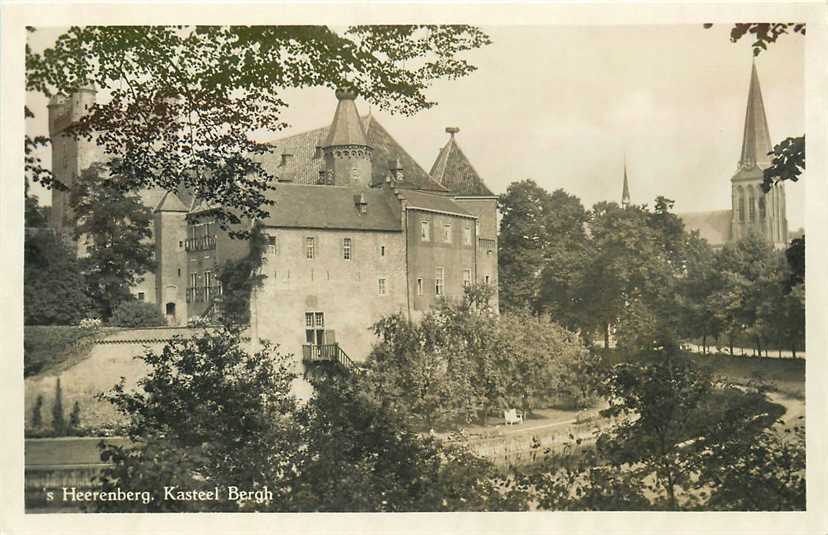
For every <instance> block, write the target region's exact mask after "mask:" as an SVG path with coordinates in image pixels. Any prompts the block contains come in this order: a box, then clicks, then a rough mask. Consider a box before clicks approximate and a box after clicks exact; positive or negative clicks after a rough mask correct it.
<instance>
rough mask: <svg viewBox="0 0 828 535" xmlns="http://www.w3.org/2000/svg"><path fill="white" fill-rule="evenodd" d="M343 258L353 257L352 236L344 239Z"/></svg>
mask: <svg viewBox="0 0 828 535" xmlns="http://www.w3.org/2000/svg"><path fill="white" fill-rule="evenodd" d="M342 258H344V259H345V260H350V259H351V238H343V240H342Z"/></svg>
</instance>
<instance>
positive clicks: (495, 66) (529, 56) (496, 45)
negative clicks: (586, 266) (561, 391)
mask: <svg viewBox="0 0 828 535" xmlns="http://www.w3.org/2000/svg"><path fill="white" fill-rule="evenodd" d="M483 30H484V31H485V32H486V33H488V34H489V36H490V37H491V39H492V44H491V45H489V46H486V47H483V48H481V49H478V50H475V51H471V52H469V53H468V54H467V56H466V57H467V59H469V61H470V62H471V63H472V64H474V65H476V66H477V67H478V69H477V71H475V72H474V73H472V74H471V75H470V76H468V77H465V78H462V79H460V80H451V81H449V80H440V81H437V82H435V83H434V85H433V86H432V87H431V88H430V89H429V90H428V93H427V94H428V96H429V98H430V99H432V100H435V101H436V102H437V103H438V105H437V106H435V107H434V108H432V109H429V110H425V111H422V112H420V113H418V114H417V115H415V116H414V117H404V116H390V115H388V114H386V113H383V112H382V111H379V110H377V109H376V108H374V109H372V112H373V114H374V116H375V117H377V118H378V119H379V121H380V122H381V123H382V125H383V126H385V128H386V129H387V130H388V131H389V132H390V133H391V135H392V136H394V137H395V138H396V139H397V141H398V142H400V143H401V144H402V146H403V147H405V149H406V150H407V151H408V152H409V153H410V154H411V155H412V156H413V157H414V158H415V159H416V160H417V161H418V162H419V163H420V165H421V166H422V167H423V168H424V169H425V170H426V171H428V170H429V169H430V168H431V165H432V163H433V162H434V159H435V158H436V157H437V153H438V151H439V149H440V147H441V146H442V145H443V144H445V142H446V140H447V138H448V134H446V133H445V127H447V126H458V127H459V128H460V133H459V134H457V137H456V140H457V142H458V143H459V144H460V146H461V148H462V149H463V151H464V152H465V153H466V155H467V156H468V157H469V159H470V160H471V162H472V164H473V165H474V166H475V168H476V169H477V171H478V173H479V174H480V175H481V176H482V177H483V179H484V181H485V182H486V184H487V185H488V186H489V187H490V189H492V191H494V192H495V193H503V192H505V191H506V189H507V187H508V185H509V184H510V183H511V182H513V181H515V180H522V179H526V178H531V179H533V180H535V181H536V182H537V183H538V184H540V185H541V186H543V187H544V188H546V189H547V190H549V191H553V190H555V189H558V188H562V189H564V190H566V191H567V192H569V193H571V194H574V195H576V196H578V197H579V198H580V199H581V201H582V202H583V203H584V205H585V206H586V207H590V206H592V205H593V204H594V203H596V202H598V201H602V200H610V201H619V200H620V197H621V188H622V179H623V168H624V161H625V159H626V165H627V172H628V176H629V180H630V190H631V195H632V201H633V202H634V203H637V204H643V203H649V204H650V205H651V206H652V204H653V200H654V199H655V197H656V196H658V195H664V196H666V197H668V198H671V199H673V200H675V201H676V204H675V211H677V212H691V211H702V210H717V209H727V208H730V177H731V176H732V175H733V174H734V173H735V171H736V163H737V161H738V159H739V153H740V150H741V142H742V139H741V138H742V129H743V126H744V114H745V106H746V102H747V93H748V84H749V81H750V68H751V61H752V54H751V48H750V42H749V41H748V40H746V39H743V40H742V41H740V42H739V43H736V44H733V43H731V42H730V40H729V27H728V26H726V25H718V26H714V27H713V28H711V29H704V28H703V27H702V26H701V25H696V24H693V25H690V24H687V25H670V26H667V25H659V26H654V25H650V26H631V25H623V26H621V25H619V26H590V27H585V26H580V27H577V26H531V27H530V26H523V27H519V26H499V27H484V28H483ZM58 33H59V31H58V30H56V29H41V30H40V31H38V32H36V33H35V34H33V37H32V39H33V40H32V45H33V46H34V47H35V48H36V49H38V48H41V47H43V46H46V45H48V43H49V42H50V41H51V40H53V39H54V38H55V36H56V35H57V34H58ZM756 65H757V69H758V72H759V79H760V83H761V87H762V96H763V99H764V103H765V111H766V113H767V118H768V126H769V129H770V134H771V141H772V142H773V143H776V142H778V141H780V140H781V139H783V138H785V137H788V136H798V135H802V134H803V133H804V131H805V122H804V120H805V117H804V39H803V38H802V37H801V36H798V35H794V36H784V37H782V38H781V39H780V40H779V41H778V42H777V43H776V44H774V45H772V46H771V47H770V48H769V49H768V50H767V51H765V52H763V53H762V54H761V55H760V56H759V57H758V58H757V59H756ZM283 98H285V99H286V100H287V102H288V103H289V104H290V107H289V108H288V110H286V112H285V114H284V115H283V118H284V119H286V120H287V122H288V123H289V124H291V129H290V130H289V131H286V132H283V133H280V134H273V136H270V137H273V138H276V137H281V136H282V135H288V134H290V133H291V132H300V131H303V130H308V129H311V128H317V127H320V126H324V125H326V124H329V123H330V121H331V119H332V118H333V113H334V110H335V109H336V99H335V97H334V95H333V94H332V92H331V91H330V90H328V89H325V88H319V89H308V90H303V91H298V90H291V91H286V92H284V93H283ZM27 102H28V104H29V106H30V108H32V109H33V111H34V112H35V114H36V118H35V119H30V120H29V121H28V124H27V128H29V131H30V132H31V133H33V134H36V135H37V134H45V133H46V131H47V123H46V99H45V98H44V97H42V96H40V95H35V94H29V95H27ZM357 106H358V108H359V109H360V113H366V112H367V111H368V105H367V104H366V103H365V102H364V101H361V100H358V101H357ZM265 137H268V136H267V135H265ZM45 161H46V163H47V164H49V163H50V159H49V158H48V154H47V155H46V157H45ZM806 182H807V177H804V178H803V180H801V181H800V182H799V183H788V184H786V186H785V188H786V194H787V215H788V226H789V228H791V229H796V228H799V227H802V226H804V220H805V214H804V193H805V191H804V190H805V187H804V183H806ZM33 192H34V193H35V194H37V195H38V196H39V197H40V199H41V202H42V203H43V204H48V203H49V197H50V196H49V193H48V192H46V191H43V190H39V189H34V190H33Z"/></svg>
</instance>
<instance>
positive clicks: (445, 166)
mask: <svg viewBox="0 0 828 535" xmlns="http://www.w3.org/2000/svg"><path fill="white" fill-rule="evenodd" d="M459 131H460V129H459V128H457V127H453V126H450V127H448V128H446V132H448V134H449V136H450V137H449V140H448V142H447V143H446V144H445V146H443V148H442V149H440V153H439V154H438V155H437V159H436V160H435V161H434V165H432V166H431V172H430V173H429V176H431V178H432V179H433V180H434V181H435V182H437V183H438V184H440V185H441V186H443V187H445V188H448V190H449V191H451V192H452V193H456V194H459V195H474V196H476V195H482V196H490V195H492V191H491V190H490V189H489V188H488V187H487V186H486V184H485V183H484V182H483V179H482V178H480V175H479V174H477V170H475V168H474V166H473V165H472V164H471V162H470V161H469V159H468V158H467V157H466V155H465V154H464V153H463V151H462V150H461V149H460V145H458V144H457V140H456V139H454V135H455V134H456V133H458V132H459Z"/></svg>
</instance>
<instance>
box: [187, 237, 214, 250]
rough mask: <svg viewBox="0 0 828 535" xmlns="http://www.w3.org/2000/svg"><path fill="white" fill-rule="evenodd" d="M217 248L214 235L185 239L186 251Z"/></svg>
mask: <svg viewBox="0 0 828 535" xmlns="http://www.w3.org/2000/svg"><path fill="white" fill-rule="evenodd" d="M215 248H216V238H215V237H214V236H204V237H201V238H188V239H186V240H184V250H185V251H211V250H213V249H215Z"/></svg>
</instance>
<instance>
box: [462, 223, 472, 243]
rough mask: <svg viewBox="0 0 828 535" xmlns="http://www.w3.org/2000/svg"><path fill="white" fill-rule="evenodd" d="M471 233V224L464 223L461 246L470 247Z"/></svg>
mask: <svg viewBox="0 0 828 535" xmlns="http://www.w3.org/2000/svg"><path fill="white" fill-rule="evenodd" d="M471 239H472V231H471V222H469V221H466V223H465V225H464V226H463V245H471V244H472V240H471Z"/></svg>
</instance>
